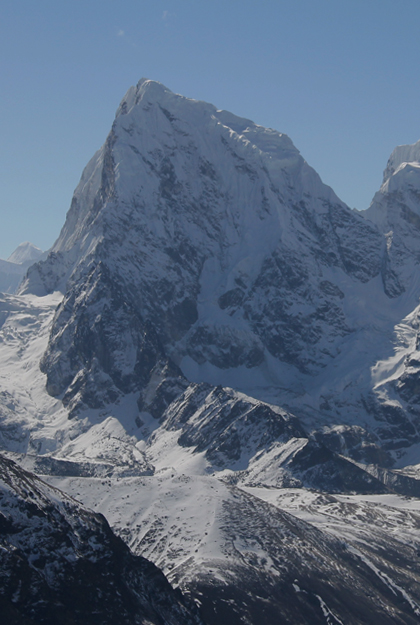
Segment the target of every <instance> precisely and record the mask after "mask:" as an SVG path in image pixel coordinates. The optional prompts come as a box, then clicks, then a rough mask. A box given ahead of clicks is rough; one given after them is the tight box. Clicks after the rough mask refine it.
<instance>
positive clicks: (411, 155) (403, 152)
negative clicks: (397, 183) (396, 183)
mask: <svg viewBox="0 0 420 625" xmlns="http://www.w3.org/2000/svg"><path fill="white" fill-rule="evenodd" d="M403 163H420V140H419V141H417V143H412V144H411V145H398V146H397V147H396V148H395V150H394V151H393V152H392V154H391V156H390V157H389V160H388V163H387V166H386V169H385V171H384V179H383V183H382V184H385V182H386V181H387V180H389V178H390V177H391V176H392V175H393V174H394V172H395V171H396V170H397V169H398V167H400V166H401V165H402V164H403Z"/></svg>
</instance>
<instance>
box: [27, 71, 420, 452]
mask: <svg viewBox="0 0 420 625" xmlns="http://www.w3.org/2000/svg"><path fill="white" fill-rule="evenodd" d="M384 249H385V239H384V235H383V234H382V233H381V232H380V231H379V230H378V228H377V227H376V226H375V225H374V224H372V223H371V222H370V221H369V220H367V219H365V218H364V217H362V216H360V215H358V214H356V213H355V212H354V211H351V210H350V209H348V207H347V206H346V205H345V204H343V203H342V202H341V201H340V200H339V199H338V198H337V197H336V196H335V194H334V193H333V191H332V190H331V189H330V188H329V187H327V186H325V185H324V184H323V183H322V182H321V180H320V178H319V176H318V175H317V174H316V172H315V171H314V170H313V169H312V168H310V167H309V165H308V164H307V163H306V162H305V161H304V159H303V158H302V157H301V155H300V154H299V152H298V150H297V149H296V148H295V147H294V146H293V144H292V142H291V141H290V139H289V138H288V137H286V136H285V135H283V134H281V133H278V132H277V131H274V130H270V129H265V128H262V127H261V126H257V125H256V124H254V123H253V122H251V121H249V120H245V119H241V118H238V117H236V116H234V115H232V114H230V113H227V112H226V111H219V110H217V109H216V108H215V107H213V106H212V105H209V104H206V103H203V102H197V101H194V100H189V99H187V98H183V97H182V96H179V95H176V94H173V93H172V92H170V91H169V90H167V89H166V88H165V87H163V86H162V85H160V84H159V83H156V82H152V81H148V80H142V81H140V82H139V83H138V85H137V86H136V87H133V88H131V89H130V90H129V91H128V93H127V94H126V96H125V97H124V99H123V101H122V103H121V105H120V107H119V109H118V111H117V115H116V119H115V121H114V124H113V127H112V130H111V133H110V134H109V136H108V138H107V141H106V142H105V144H104V146H103V147H102V148H101V150H100V151H99V152H98V153H97V154H96V155H95V156H94V157H93V159H92V160H91V161H90V163H89V165H88V166H87V167H86V169H85V171H84V172H83V175H82V179H81V181H80V184H79V186H78V187H77V189H76V191H75V194H74V197H73V200H72V205H71V208H70V210H69V213H68V216H67V219H66V223H65V225H64V227H63V230H62V232H61V234H60V236H59V238H58V240H57V242H56V243H55V244H54V246H53V248H52V250H51V252H50V254H49V256H48V258H47V260H46V261H45V262H43V263H40V264H37V265H35V266H34V267H32V268H31V270H30V272H29V274H28V277H27V279H26V283H25V285H24V287H23V289H22V293H34V294H38V295H45V294H47V293H51V292H53V291H55V290H60V291H61V292H63V293H64V294H65V295H64V299H63V302H62V304H61V306H60V308H59V310H58V311H57V314H56V317H55V320H54V323H53V328H52V331H51V335H50V340H49V346H48V348H47V350H46V352H45V354H44V357H43V360H42V365H41V366H42V370H43V371H44V373H46V375H47V387H48V390H49V392H50V393H51V394H52V395H54V396H63V399H64V402H65V404H66V405H68V406H69V408H70V410H71V411H72V413H77V411H78V410H79V409H80V408H83V407H92V408H96V407H99V406H101V405H105V404H106V403H107V402H109V401H115V400H116V399H117V398H118V397H121V396H123V395H125V394H127V393H129V392H139V391H141V390H142V389H143V388H144V386H145V385H146V384H147V383H148V381H149V380H150V375H151V371H152V370H153V368H154V367H155V366H156V365H157V364H158V363H159V362H162V361H164V360H165V359H168V358H169V359H170V360H171V362H172V364H173V365H175V366H177V367H179V368H180V370H181V371H182V373H183V375H184V376H185V377H186V378H187V379H188V380H189V381H192V382H208V383H210V384H221V385H224V386H232V387H234V388H236V389H238V390H240V391H243V392H245V393H247V394H250V395H252V396H254V397H259V398H261V399H262V400H265V401H269V402H272V403H276V404H280V405H282V406H285V407H287V408H288V409H290V410H291V411H294V412H296V413H299V416H300V418H301V419H304V422H305V424H306V426H307V427H308V428H309V430H312V429H314V428H317V429H319V428H320V427H323V428H325V427H328V428H330V429H331V428H332V429H334V428H336V427H339V426H341V425H343V423H344V424H346V425H347V426H349V427H359V428H360V426H361V425H362V423H363V425H365V424H366V426H367V427H366V428H365V429H366V430H367V432H370V433H371V436H373V437H374V440H375V441H376V442H377V443H378V444H379V445H381V446H382V447H384V448H385V449H386V450H391V451H392V450H394V448H395V447H396V445H395V439H396V438H398V439H399V440H400V441H401V444H400V445H399V446H398V445H397V447H398V450H400V449H403V448H405V447H407V446H410V445H412V444H416V443H417V442H418V441H419V434H418V432H417V426H416V424H415V423H414V422H413V418H412V416H411V414H409V413H407V412H404V411H401V414H398V416H397V417H394V415H393V414H391V413H392V410H391V409H389V410H386V411H382V412H383V414H382V413H381V406H379V407H378V406H377V405H376V403H377V402H376V398H375V397H374V395H373V393H372V387H373V385H374V382H373V379H372V369H373V367H375V366H376V365H377V363H378V361H383V360H385V359H386V358H387V357H389V356H390V353H392V352H393V350H394V344H393V338H392V335H393V332H394V330H395V327H396V326H397V324H398V323H400V322H401V321H402V320H403V319H404V318H405V317H406V316H407V315H408V314H409V313H411V312H412V310H413V308H414V305H415V301H416V294H415V292H413V289H411V288H408V285H407V286H406V287H404V286H403V285H402V282H401V280H400V278H399V277H398V276H399V270H398V267H397V266H396V265H395V262H394V261H392V262H390V263H388V264H387V262H386V258H385V257H384V253H385V252H384ZM384 258H385V260H384ZM394 265H395V267H394ZM116 320H117V321H116ZM375 402H376V403H375ZM378 413H381V416H380V418H379V421H378ZM358 433H359V438H360V429H359V430H358ZM364 436H365V439H366V441H365V443H366V445H369V444H370V443H371V440H370V435H369V434H368V433H367V434H366V435H364ZM329 438H331V437H327V439H326V440H329ZM336 438H337V439H338V440H339V439H340V437H339V436H337V437H336ZM356 438H357V436H356ZM398 453H400V452H398ZM391 456H392V457H393V458H394V460H395V454H391ZM391 456H390V457H391ZM366 459H367V458H366Z"/></svg>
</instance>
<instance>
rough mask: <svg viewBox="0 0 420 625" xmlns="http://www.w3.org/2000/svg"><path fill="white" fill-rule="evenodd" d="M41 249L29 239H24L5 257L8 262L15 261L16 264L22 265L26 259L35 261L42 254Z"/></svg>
mask: <svg viewBox="0 0 420 625" xmlns="http://www.w3.org/2000/svg"><path fill="white" fill-rule="evenodd" d="M42 254H43V251H42V250H40V249H39V247H36V246H35V245H33V243H30V242H29V241H25V242H24V243H21V244H20V245H18V247H17V248H16V249H15V251H14V252H13V253H12V254H11V255H10V256H9V258H8V259H7V260H8V261H9V263H16V264H17V265H22V264H23V263H26V262H28V261H36V260H38V258H40V256H42Z"/></svg>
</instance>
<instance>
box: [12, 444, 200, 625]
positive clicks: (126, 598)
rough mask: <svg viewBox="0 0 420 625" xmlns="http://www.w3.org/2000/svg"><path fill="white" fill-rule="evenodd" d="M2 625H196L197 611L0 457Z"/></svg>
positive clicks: (98, 525) (73, 505)
mask: <svg viewBox="0 0 420 625" xmlns="http://www.w3.org/2000/svg"><path fill="white" fill-rule="evenodd" d="M0 615H1V616H0V618H1V622H2V623H4V624H5V625H6V624H7V625H41V624H42V625H137V624H138V625H140V624H141V625H146V624H147V625H152V624H153V625H199V624H200V623H201V622H202V621H201V619H200V618H199V616H198V613H197V610H196V608H195V606H193V605H188V602H187V601H186V600H185V598H184V597H183V596H182V594H181V593H180V591H175V590H173V588H172V587H171V586H170V584H169V583H168V581H167V580H166V578H165V577H164V575H163V573H161V571H160V570H159V569H158V568H157V567H156V566H154V565H153V564H152V563H151V562H149V561H148V560H146V559H144V558H142V557H140V556H134V555H132V554H131V552H130V551H129V549H128V547H127V546H126V545H125V544H124V543H123V541H122V540H121V539H120V538H117V537H116V536H115V535H114V534H113V532H112V531H111V529H110V527H109V525H108V523H107V522H106V520H105V518H104V517H103V516H102V515H99V514H94V513H93V512H90V511H88V510H86V509H84V508H83V507H82V506H81V505H79V504H78V503H77V502H76V501H74V500H72V499H71V498H70V497H67V496H66V495H64V494H63V493H62V492H60V491H59V490H57V489H54V488H52V487H49V486H47V485H46V484H45V483H44V482H42V481H41V480H40V479H39V478H37V477H35V476H34V475H32V474H30V473H28V472H26V471H24V470H23V469H21V468H20V467H19V466H18V465H16V464H15V463H14V462H12V461H11V460H8V459H6V458H4V457H2V456H1V457H0Z"/></svg>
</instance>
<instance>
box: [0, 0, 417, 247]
mask: <svg viewBox="0 0 420 625" xmlns="http://www.w3.org/2000/svg"><path fill="white" fill-rule="evenodd" d="M419 29H420V2H419V0H363V1H362V0H293V2H292V1H283V0H207V1H205V0H83V1H82V0H67V1H66V0H37V1H35V0H2V8H1V17H0V78H1V98H0V137H1V142H0V184H1V196H0V218H1V228H0V258H7V256H8V255H9V254H10V253H11V252H12V251H13V250H14V248H15V247H16V246H17V245H18V244H19V243H20V242H22V241H24V240H30V241H32V242H33V243H34V244H35V245H37V246H39V247H41V248H42V249H47V248H49V247H50V246H51V245H52V244H53V242H54V240H55V239H56V237H57V236H58V233H59V230H60V228H61V226H62V224H63V223H64V218H65V213H66V211H67V209H68V207H69V206H70V201H71V196H72V192H73V189H74V188H75V186H76V185H77V183H78V180H79V178H80V175H81V173H82V169H83V167H84V166H85V165H86V163H87V161H88V160H89V158H90V157H91V156H92V155H93V153H94V152H95V151H96V150H97V149H98V148H99V147H100V146H101V145H102V143H103V142H104V140H105V138H106V135H107V134H108V132H109V130H110V127H111V124H112V121H113V118H114V114H115V110H116V109H117V106H118V104H119V102H120V100H121V98H122V97H123V95H124V93H125V92H126V91H127V89H128V87H130V85H132V84H135V83H136V82H137V81H138V80H139V79H140V78H141V77H143V76H144V77H147V78H151V79H155V80H159V81H160V82H162V83H164V84H165V85H166V86H167V87H169V88H170V89H172V90H173V91H175V92H177V93H181V94H183V95H185V96H188V97H191V98H196V99H200V100H206V101H208V102H212V103H213V104H215V105H216V106H217V107H218V108H224V109H227V110H230V111H232V112H234V113H236V114H237V115H241V116H244V117H248V118H250V119H252V120H254V121H255V122H257V123H259V124H262V125H264V126H271V127H273V128H276V129H277V130H279V131H281V132H284V133H286V134H288V135H289V136H290V137H291V139H292V140H293V142H294V144H295V145H296V147H297V148H298V149H299V150H300V151H301V153H302V155H303V156H304V158H305V159H306V160H307V161H308V163H309V164H310V165H312V166H313V167H314V168H315V169H316V170H317V171H318V173H319V174H320V175H321V177H322V179H323V180H324V182H326V183H327V184H329V185H330V186H332V187H333V189H334V190H335V192H336V193H337V194H338V195H339V197H340V198H341V199H342V200H343V201H345V202H346V203H347V204H349V205H350V206H351V207H357V208H367V206H368V205H369V203H370V201H371V199H372V196H373V194H374V193H375V191H376V190H377V189H378V188H379V186H380V183H381V180H382V171H383V169H384V168H385V165H386V161H387V159H388V157H389V155H390V153H391V151H392V150H393V148H394V147H395V146H396V145H398V144H403V143H414V142H415V141H417V140H418V139H420V115H419V102H420V97H419V96H420V63H419V49H420V36H419Z"/></svg>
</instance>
